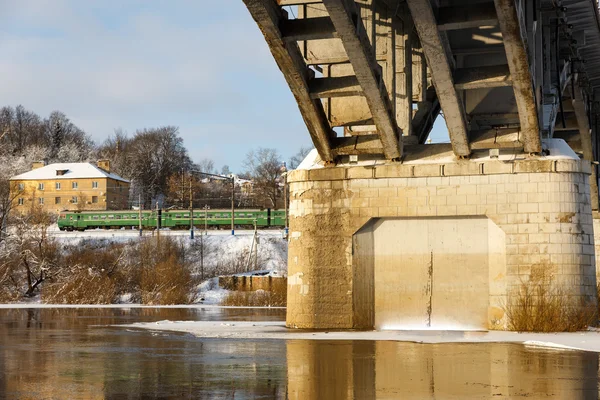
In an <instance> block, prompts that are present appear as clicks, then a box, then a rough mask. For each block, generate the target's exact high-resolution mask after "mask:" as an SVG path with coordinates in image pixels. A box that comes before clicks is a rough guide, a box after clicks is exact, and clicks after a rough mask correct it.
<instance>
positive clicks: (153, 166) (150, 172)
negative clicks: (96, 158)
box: [124, 126, 192, 205]
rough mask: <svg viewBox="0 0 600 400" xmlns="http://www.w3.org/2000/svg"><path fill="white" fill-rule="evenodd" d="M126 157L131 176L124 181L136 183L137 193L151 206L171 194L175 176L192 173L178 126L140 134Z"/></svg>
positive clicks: (136, 136)
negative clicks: (159, 198)
mask: <svg viewBox="0 0 600 400" xmlns="http://www.w3.org/2000/svg"><path fill="white" fill-rule="evenodd" d="M125 157H126V160H127V163H128V164H129V165H130V167H131V174H130V175H125V176H124V178H128V179H131V180H132V181H133V183H134V189H135V191H138V193H140V194H142V197H143V199H144V201H145V203H146V204H147V205H149V202H150V200H151V199H152V198H156V197H157V196H163V195H166V194H167V193H168V189H169V178H170V177H171V176H172V175H176V174H179V173H180V172H181V170H182V169H183V170H184V171H189V169H190V168H191V165H192V162H191V160H190V158H189V156H188V153H187V150H186V148H185V147H184V146H183V139H181V137H180V136H179V128H177V127H174V126H164V127H160V128H154V129H144V130H141V131H137V132H136V134H135V135H134V137H133V138H132V139H131V141H130V142H129V143H128V148H127V153H126V156H125ZM134 195H135V194H134Z"/></svg>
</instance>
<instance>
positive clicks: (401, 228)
mask: <svg viewBox="0 0 600 400" xmlns="http://www.w3.org/2000/svg"><path fill="white" fill-rule="evenodd" d="M546 145H547V146H549V148H550V156H548V157H542V158H535V159H527V158H525V157H517V158H516V159H515V158H514V157H510V159H509V158H508V157H507V158H506V159H503V158H502V156H501V158H500V159H499V160H493V159H489V158H487V157H485V156H483V154H479V155H478V154H477V153H476V154H475V155H474V157H473V158H472V159H471V160H460V161H456V160H455V158H454V157H453V156H452V151H451V149H450V148H449V146H445V145H429V146H425V147H424V150H423V152H421V153H419V152H415V154H414V159H411V158H408V159H407V160H406V161H405V162H404V163H402V164H400V163H393V164H383V163H382V164H381V165H369V166H338V167H332V168H315V169H310V170H296V171H292V172H290V174H289V175H288V177H289V178H288V179H289V185H290V196H291V203H290V245H289V262H288V306H287V326H288V327H292V328H318V329H333V328H340V329H352V328H355V329H373V328H374V327H375V328H380V329H386V328H391V329H396V328H397V329H403V328H406V327H410V328H414V327H416V328H419V327H421V328H432V329H446V328H448V327H456V328H457V329H464V328H471V329H507V321H506V316H505V307H506V305H507V304H511V302H514V301H515V299H516V297H515V296H516V293H517V291H518V289H519V287H520V286H521V284H522V283H524V282H527V281H528V280H529V279H530V278H531V277H533V276H535V275H536V274H540V273H542V274H544V275H547V276H549V277H551V279H552V281H553V283H555V284H557V285H560V287H561V288H562V290H564V291H565V292H566V293H567V294H568V295H569V296H570V297H569V298H570V299H571V300H573V301H578V302H577V304H584V303H585V304H587V305H589V306H590V307H594V306H595V304H596V295H595V293H596V267H595V256H594V236H593V219H592V210H591V206H590V194H589V193H590V186H589V175H590V173H591V169H590V164H589V162H586V161H584V160H580V159H579V158H578V157H577V156H576V155H575V153H573V152H572V151H571V150H570V149H569V148H568V146H567V145H566V143H564V142H563V141H562V140H555V139H553V140H548V141H547V142H546ZM565 148H566V149H565ZM561 149H562V150H561ZM579 301H580V302H579ZM453 324H454V325H453ZM408 325H410V326H408ZM448 325H452V326H448Z"/></svg>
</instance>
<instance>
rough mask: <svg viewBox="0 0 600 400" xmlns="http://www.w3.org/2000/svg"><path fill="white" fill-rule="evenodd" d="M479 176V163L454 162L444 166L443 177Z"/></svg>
mask: <svg viewBox="0 0 600 400" xmlns="http://www.w3.org/2000/svg"><path fill="white" fill-rule="evenodd" d="M477 174H479V163H477V162H473V161H465V162H456V163H452V164H445V165H444V175H445V176H456V175H477Z"/></svg>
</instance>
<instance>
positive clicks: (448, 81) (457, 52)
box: [244, 0, 600, 164]
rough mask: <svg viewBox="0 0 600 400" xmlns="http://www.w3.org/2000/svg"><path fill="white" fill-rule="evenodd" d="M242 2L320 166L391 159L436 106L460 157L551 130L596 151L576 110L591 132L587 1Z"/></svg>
mask: <svg viewBox="0 0 600 400" xmlns="http://www.w3.org/2000/svg"><path fill="white" fill-rule="evenodd" d="M244 2H245V3H246V5H247V7H248V9H249V11H250V13H251V14H252V16H253V18H254V19H255V20H256V21H257V23H258V25H259V27H260V29H261V30H262V32H263V34H264V36H265V38H266V40H267V43H268V44H269V47H270V49H271V51H272V53H273V55H274V57H275V59H276V61H277V63H278V65H279V67H280V68H281V70H282V72H283V74H284V76H285V78H286V80H287V82H288V84H289V86H290V88H291V90H292V92H293V93H294V95H295V97H296V99H297V101H298V105H299V108H300V112H301V114H302V116H303V118H304V120H305V121H306V124H307V127H308V130H309V132H310V134H311V137H312V139H313V142H314V144H315V146H316V148H317V149H318V151H319V154H320V156H321V158H322V159H323V160H324V161H326V162H330V163H332V164H333V163H335V162H336V161H339V160H340V159H344V158H345V157H347V156H350V155H352V156H354V155H357V156H361V157H375V158H381V157H383V158H386V159H390V160H393V159H401V158H402V154H403V152H405V151H409V152H410V151H411V148H412V147H411V146H412V145H415V144H423V143H425V142H426V140H427V138H428V136H429V133H430V131H431V129H432V127H433V123H434V121H435V119H436V118H437V116H438V115H439V114H442V113H443V116H444V120H445V123H446V125H447V128H448V132H449V136H450V141H451V143H452V147H453V150H454V152H455V154H456V155H457V156H459V157H468V156H469V155H470V153H471V151H472V150H473V149H488V148H500V149H511V151H514V150H515V149H516V150H524V151H525V152H527V153H540V152H541V150H542V147H541V137H542V136H545V137H552V136H557V137H564V138H565V139H566V140H567V141H569V143H572V144H573V146H574V147H577V146H579V147H581V148H582V149H583V148H584V147H585V148H587V150H590V148H592V150H591V153H590V151H587V150H586V151H583V150H582V153H586V158H589V159H590V161H591V160H594V159H596V158H597V156H596V154H597V153H596V151H595V148H596V147H597V146H593V145H592V144H591V140H592V136H594V139H595V135H594V134H593V133H591V132H583V134H582V129H584V126H583V125H585V124H582V122H581V121H578V120H577V118H576V116H577V115H584V114H586V113H587V114H588V119H589V121H590V123H589V124H588V125H589V126H590V127H589V128H588V130H589V129H593V128H594V126H593V125H594V124H593V122H594V120H593V119H592V118H591V117H590V115H591V114H595V110H596V109H598V107H596V106H595V103H594V102H593V101H592V100H593V99H594V89H595V84H596V83H598V84H600V50H599V49H600V47H599V46H594V44H600V30H599V28H598V16H597V13H596V11H594V10H595V8H594V5H595V4H594V1H593V0H563V1H562V3H561V2H560V1H558V2H557V1H550V0H535V1H523V0H474V1H467V0H406V1H400V0H356V1H353V0H244ZM565 7H566V8H565ZM566 21H568V23H567V22H566ZM571 21H573V22H576V23H577V26H576V27H574V26H573V24H571ZM569 24H571V25H569ZM584 58H585V63H584V62H583V59H584ZM569 82H577V90H580V91H581V93H580V95H581V96H580V97H581V101H580V102H579V103H577V104H579V105H583V107H584V110H583V111H581V110H580V112H579V113H576V112H575V111H567V110H565V109H564V108H565V103H566V101H568V99H569V98H570V97H571V98H573V96H572V95H571V96H570V97H569V96H565V99H562V95H563V94H564V92H565V89H566V88H567V87H568V85H569ZM572 92H574V91H573V90H572ZM578 93H579V92H578ZM577 104H576V106H577ZM569 112H571V113H572V115H570V114H569ZM563 120H565V122H564V124H563V123H562V122H563ZM558 123H560V124H561V128H559V129H557V128H556V127H557V124H558ZM582 141H585V142H586V143H585V146H582V144H581V143H582ZM588 141H589V143H588ZM587 153H590V154H587Z"/></svg>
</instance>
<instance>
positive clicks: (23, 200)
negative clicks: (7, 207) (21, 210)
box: [19, 197, 25, 206]
mask: <svg viewBox="0 0 600 400" xmlns="http://www.w3.org/2000/svg"><path fill="white" fill-rule="evenodd" d="M23 204H25V199H24V198H22V197H21V198H19V205H20V206H22V205H23Z"/></svg>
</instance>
